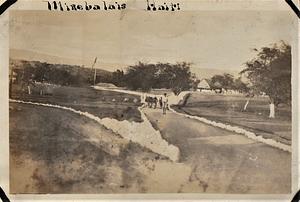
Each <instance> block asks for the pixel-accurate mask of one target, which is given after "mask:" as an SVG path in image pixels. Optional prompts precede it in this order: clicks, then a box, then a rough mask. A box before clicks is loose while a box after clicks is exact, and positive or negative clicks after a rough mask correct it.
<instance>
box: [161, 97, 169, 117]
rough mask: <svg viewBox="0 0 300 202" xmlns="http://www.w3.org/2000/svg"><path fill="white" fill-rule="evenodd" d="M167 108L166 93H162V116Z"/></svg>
mask: <svg viewBox="0 0 300 202" xmlns="http://www.w3.org/2000/svg"><path fill="white" fill-rule="evenodd" d="M167 107H168V97H167V93H164V96H162V109H163V114H164V115H165V114H166V113H167Z"/></svg>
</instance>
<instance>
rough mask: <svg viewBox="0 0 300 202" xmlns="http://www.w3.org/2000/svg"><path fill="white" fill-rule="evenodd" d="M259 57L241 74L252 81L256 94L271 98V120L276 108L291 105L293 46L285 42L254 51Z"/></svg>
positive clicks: (247, 65)
mask: <svg viewBox="0 0 300 202" xmlns="http://www.w3.org/2000/svg"><path fill="white" fill-rule="evenodd" d="M254 51H256V52H257V56H256V57H255V58H253V59H252V60H250V61H248V62H247V63H246V68H245V69H244V70H243V71H242V72H241V73H242V74H245V75H246V76H247V78H248V79H249V80H250V82H251V84H252V86H251V90H252V92H254V93H255V94H262V93H265V94H266V95H267V96H268V97H269V98H270V115H269V117H270V118H274V117H275V107H277V106H278V105H279V104H280V103H284V104H288V105H290V103H291V46H290V45H288V44H286V43H285V42H281V43H280V44H273V45H272V46H271V47H262V48H261V49H260V50H257V49H254Z"/></svg>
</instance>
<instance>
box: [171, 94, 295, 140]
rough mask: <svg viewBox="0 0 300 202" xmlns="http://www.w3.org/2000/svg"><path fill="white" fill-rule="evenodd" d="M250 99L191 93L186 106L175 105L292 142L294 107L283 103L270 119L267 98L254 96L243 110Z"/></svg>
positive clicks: (256, 132)
mask: <svg viewBox="0 0 300 202" xmlns="http://www.w3.org/2000/svg"><path fill="white" fill-rule="evenodd" d="M247 99H248V98H246V97H244V96H239V95H217V94H214V95H209V94H201V93H198V92H195V93H192V94H191V97H190V98H189V99H188V102H187V104H186V106H185V107H178V106H174V107H173V108H174V109H175V110H177V111H178V112H182V113H186V114H189V115H195V116H200V117H205V118H207V119H209V120H213V121H217V122H221V123H227V124H230V125H234V126H239V127H242V128H244V129H246V130H249V131H252V132H254V133H255V134H257V135H261V136H263V137H265V138H271V139H274V140H276V141H279V142H282V143H284V144H288V145H291V142H292V140H291V139H292V122H291V106H286V105H280V106H279V107H278V108H277V109H276V118H275V119H270V118H268V115H269V105H268V104H269V100H268V98H267V97H255V98H251V99H250V102H249V104H248V107H247V110H246V111H243V108H244V105H245V103H246V101H247Z"/></svg>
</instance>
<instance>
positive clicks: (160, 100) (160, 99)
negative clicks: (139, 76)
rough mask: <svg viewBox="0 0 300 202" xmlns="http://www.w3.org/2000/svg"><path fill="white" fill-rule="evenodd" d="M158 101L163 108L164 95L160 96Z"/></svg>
mask: <svg viewBox="0 0 300 202" xmlns="http://www.w3.org/2000/svg"><path fill="white" fill-rule="evenodd" d="M158 103H159V108H160V109H162V107H163V102H162V97H160V98H159V100H158Z"/></svg>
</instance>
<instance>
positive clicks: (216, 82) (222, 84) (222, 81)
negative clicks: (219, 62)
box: [210, 73, 234, 91]
mask: <svg viewBox="0 0 300 202" xmlns="http://www.w3.org/2000/svg"><path fill="white" fill-rule="evenodd" d="M210 83H211V85H212V88H213V89H222V88H223V89H225V90H226V91H227V90H229V89H234V77H233V76H232V75H231V74H228V73H225V74H223V75H214V76H213V77H212V78H211V80H210ZM221 91H222V90H221Z"/></svg>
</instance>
